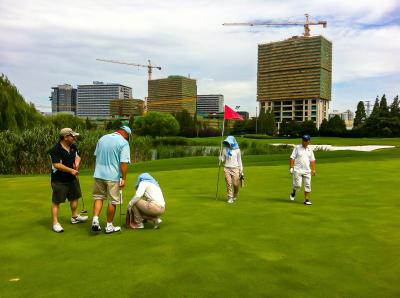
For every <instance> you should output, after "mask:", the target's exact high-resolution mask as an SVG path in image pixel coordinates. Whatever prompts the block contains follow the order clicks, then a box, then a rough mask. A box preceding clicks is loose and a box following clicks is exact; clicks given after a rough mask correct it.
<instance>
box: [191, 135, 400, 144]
mask: <svg viewBox="0 0 400 298" xmlns="http://www.w3.org/2000/svg"><path fill="white" fill-rule="evenodd" d="M236 139H237V140H238V142H239V144H240V142H242V141H244V140H245V141H246V142H257V143H263V144H264V143H265V144H271V143H284V144H297V143H300V139H299V138H293V139H289V138H273V139H250V138H245V137H242V136H237V137H236ZM190 140H192V141H193V142H196V143H198V144H203V145H212V144H214V145H218V144H219V143H220V142H221V137H210V138H193V139H190ZM311 144H319V145H335V146H360V145H393V146H397V147H399V146H400V138H335V137H312V138H311Z"/></svg>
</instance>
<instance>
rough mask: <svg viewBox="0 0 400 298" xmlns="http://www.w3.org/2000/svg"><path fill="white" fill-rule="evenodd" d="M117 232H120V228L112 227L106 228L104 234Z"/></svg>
mask: <svg viewBox="0 0 400 298" xmlns="http://www.w3.org/2000/svg"><path fill="white" fill-rule="evenodd" d="M119 231H121V227H114V226H113V225H109V226H106V234H111V233H114V232H119Z"/></svg>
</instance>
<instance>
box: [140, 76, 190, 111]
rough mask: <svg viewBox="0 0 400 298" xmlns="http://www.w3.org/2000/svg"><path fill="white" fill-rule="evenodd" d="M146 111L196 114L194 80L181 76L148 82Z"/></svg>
mask: <svg viewBox="0 0 400 298" xmlns="http://www.w3.org/2000/svg"><path fill="white" fill-rule="evenodd" d="M148 90H149V91H148V92H149V96H148V98H147V111H149V112H150V111H156V112H165V113H176V112H180V111H182V110H184V109H185V110H187V111H188V112H189V113H190V114H191V115H194V114H195V113H196V98H197V85H196V80H194V79H191V78H187V77H183V76H169V77H168V78H165V79H158V80H149V81H148Z"/></svg>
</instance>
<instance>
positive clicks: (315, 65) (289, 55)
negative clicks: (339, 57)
mask: <svg viewBox="0 0 400 298" xmlns="http://www.w3.org/2000/svg"><path fill="white" fill-rule="evenodd" d="M331 73H332V43H331V42H330V41H328V40H327V39H325V38H324V37H322V36H315V37H293V38H290V39H287V40H284V41H279V42H272V43H266V44H260V45H259V46H258V72H257V100H258V101H259V105H260V109H265V110H267V109H271V110H272V111H273V112H274V115H275V120H276V121H277V123H278V127H279V124H280V123H281V122H282V121H283V120H284V119H286V120H295V121H299V122H300V121H306V120H312V121H314V122H315V124H316V125H317V127H319V126H320V125H321V122H322V120H323V119H327V118H328V109H329V101H330V100H331V89H332V74H331Z"/></svg>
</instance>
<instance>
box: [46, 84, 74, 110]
mask: <svg viewBox="0 0 400 298" xmlns="http://www.w3.org/2000/svg"><path fill="white" fill-rule="evenodd" d="M51 89H53V91H52V92H51V95H50V101H51V112H52V113H53V114H56V113H69V114H72V115H76V95H77V90H76V88H73V87H72V86H71V85H69V84H64V85H58V86H57V87H52V88H51Z"/></svg>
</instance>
